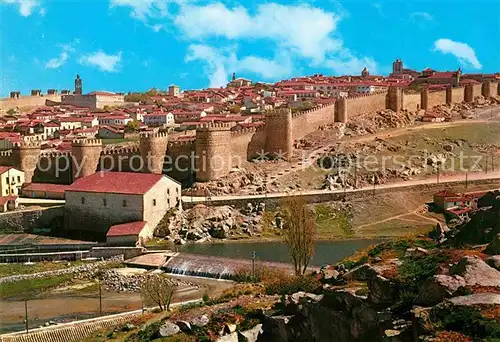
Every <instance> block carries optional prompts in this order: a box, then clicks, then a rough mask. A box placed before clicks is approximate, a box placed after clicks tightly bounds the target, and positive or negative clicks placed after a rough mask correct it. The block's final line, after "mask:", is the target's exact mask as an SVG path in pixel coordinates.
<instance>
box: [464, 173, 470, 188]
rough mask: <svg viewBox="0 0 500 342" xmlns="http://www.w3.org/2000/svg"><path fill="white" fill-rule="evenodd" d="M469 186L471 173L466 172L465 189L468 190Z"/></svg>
mask: <svg viewBox="0 0 500 342" xmlns="http://www.w3.org/2000/svg"><path fill="white" fill-rule="evenodd" d="M468 187H469V174H468V173H465V191H467V188H468Z"/></svg>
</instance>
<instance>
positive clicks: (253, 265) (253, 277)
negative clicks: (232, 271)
mask: <svg viewBox="0 0 500 342" xmlns="http://www.w3.org/2000/svg"><path fill="white" fill-rule="evenodd" d="M254 281H255V251H252V282H254Z"/></svg>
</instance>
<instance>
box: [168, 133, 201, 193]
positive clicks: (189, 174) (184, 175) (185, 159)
mask: <svg viewBox="0 0 500 342" xmlns="http://www.w3.org/2000/svg"><path fill="white" fill-rule="evenodd" d="M195 152H196V146H195V138H194V137H193V139H192V140H187V141H185V140H184V141H173V142H170V143H169V144H168V148H167V158H166V160H167V162H166V163H165V170H166V173H167V175H168V176H169V177H172V178H173V179H175V180H177V181H179V182H181V183H184V182H190V181H194V174H193V173H194V169H193V168H194V164H192V163H193V162H194V160H193V159H192V158H193V157H194V153H195Z"/></svg>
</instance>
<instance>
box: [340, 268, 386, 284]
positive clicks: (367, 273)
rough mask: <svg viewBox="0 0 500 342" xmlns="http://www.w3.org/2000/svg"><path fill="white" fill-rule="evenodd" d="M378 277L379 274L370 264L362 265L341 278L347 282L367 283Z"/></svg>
mask: <svg viewBox="0 0 500 342" xmlns="http://www.w3.org/2000/svg"><path fill="white" fill-rule="evenodd" d="M377 275H379V272H378V271H377V270H376V269H375V268H374V267H373V266H371V265H370V264H363V265H361V266H358V267H355V268H353V269H352V270H350V271H348V272H346V273H345V274H344V275H343V276H342V277H343V278H344V279H345V280H349V281H367V280H368V279H371V278H374V277H376V276H377Z"/></svg>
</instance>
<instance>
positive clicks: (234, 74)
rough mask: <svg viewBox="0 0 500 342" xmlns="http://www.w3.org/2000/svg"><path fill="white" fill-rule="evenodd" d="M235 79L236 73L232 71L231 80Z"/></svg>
mask: <svg viewBox="0 0 500 342" xmlns="http://www.w3.org/2000/svg"><path fill="white" fill-rule="evenodd" d="M235 80H236V73H235V72H233V77H232V78H231V81H235Z"/></svg>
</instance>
